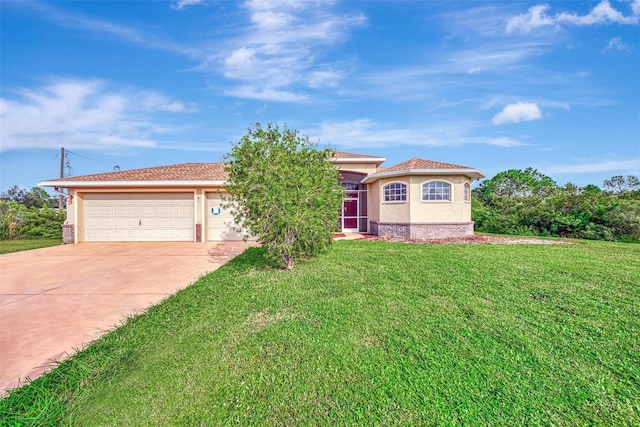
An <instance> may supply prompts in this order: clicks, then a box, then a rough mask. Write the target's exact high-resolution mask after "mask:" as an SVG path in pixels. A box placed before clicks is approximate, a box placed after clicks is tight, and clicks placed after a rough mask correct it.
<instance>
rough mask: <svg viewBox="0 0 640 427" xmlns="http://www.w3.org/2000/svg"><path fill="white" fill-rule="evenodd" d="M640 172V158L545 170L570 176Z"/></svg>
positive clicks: (562, 166)
mask: <svg viewBox="0 0 640 427" xmlns="http://www.w3.org/2000/svg"><path fill="white" fill-rule="evenodd" d="M638 170H640V157H638V158H635V159H631V160H605V161H602V162H596V163H583V164H578V165H571V166H570V165H566V164H565V165H559V166H550V167H547V168H544V171H545V172H546V173H550V174H569V173H594V172H609V171H620V172H625V171H626V172H629V171H631V172H629V173H633V172H634V171H638Z"/></svg>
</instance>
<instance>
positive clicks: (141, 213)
mask: <svg viewBox="0 0 640 427" xmlns="http://www.w3.org/2000/svg"><path fill="white" fill-rule="evenodd" d="M385 160H386V159H384V158H383V157H376V156H369V155H362V154H354V153H345V152H336V155H335V158H334V159H332V161H333V162H334V163H335V164H336V166H337V167H338V168H339V170H340V174H341V178H340V184H341V185H342V186H343V187H344V188H345V189H346V195H345V198H344V202H343V210H342V213H341V216H340V227H341V228H342V230H343V231H344V232H362V233H371V234H374V235H379V236H392V237H402V238H414V239H433V238H446V237H459V236H467V235H471V234H473V222H472V221H471V183H472V182H473V181H474V180H475V179H479V178H483V177H484V176H485V175H484V173H482V172H481V171H480V170H478V169H473V168H470V167H466V166H459V165H453V164H449V163H441V162H434V161H431V160H422V159H411V160H408V161H406V162H402V163H399V164H397V165H395V166H391V167H388V168H385V167H382V164H383V163H384V161H385ZM226 179H227V174H226V172H225V170H224V164H223V163H184V164H178V165H169V166H158V167H151V168H143V169H134V170H127V171H117V172H108V173H100V174H94V175H83V176H74V177H68V178H60V179H52V180H47V181H42V182H40V183H39V184H38V185H40V186H43V187H56V188H59V189H60V188H66V189H67V192H68V196H67V204H68V207H67V221H66V223H65V224H64V225H63V242H64V243H76V242H90V241H195V242H201V241H226V240H240V239H241V238H242V236H241V235H240V234H239V233H238V232H236V231H235V227H234V225H235V224H234V221H233V217H232V216H231V213H230V212H229V210H228V209H225V208H224V207H223V204H222V200H223V194H224V185H225V181H226Z"/></svg>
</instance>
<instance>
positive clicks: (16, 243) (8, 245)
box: [0, 239, 62, 255]
mask: <svg viewBox="0 0 640 427" xmlns="http://www.w3.org/2000/svg"><path fill="white" fill-rule="evenodd" d="M61 244H62V240H60V239H37V240H31V239H22V240H0V255H1V254H8V253H11V252H20V251H28V250H31V249H39V248H46V247H49V246H56V245H61Z"/></svg>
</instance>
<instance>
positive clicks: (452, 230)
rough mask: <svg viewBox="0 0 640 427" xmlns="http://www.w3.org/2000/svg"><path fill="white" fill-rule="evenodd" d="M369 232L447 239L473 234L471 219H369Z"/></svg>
mask: <svg viewBox="0 0 640 427" xmlns="http://www.w3.org/2000/svg"><path fill="white" fill-rule="evenodd" d="M369 231H370V232H371V234H373V235H375V236H380V237H396V238H400V239H418V240H430V239H447V238H452V237H466V236H472V235H473V221H471V222H451V223H392V222H378V221H371V222H370V223H369Z"/></svg>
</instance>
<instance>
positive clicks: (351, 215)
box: [342, 191, 360, 233]
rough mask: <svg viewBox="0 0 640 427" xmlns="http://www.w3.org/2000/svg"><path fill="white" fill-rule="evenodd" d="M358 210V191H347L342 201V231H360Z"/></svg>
mask: <svg viewBox="0 0 640 427" xmlns="http://www.w3.org/2000/svg"><path fill="white" fill-rule="evenodd" d="M358 212H360V203H359V197H358V192H357V191H347V193H346V194H345V197H344V200H343V202H342V231H343V232H349V233H357V232H358Z"/></svg>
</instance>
